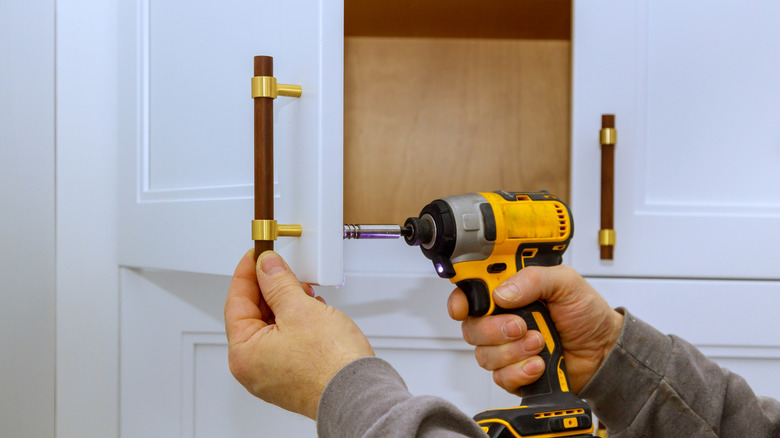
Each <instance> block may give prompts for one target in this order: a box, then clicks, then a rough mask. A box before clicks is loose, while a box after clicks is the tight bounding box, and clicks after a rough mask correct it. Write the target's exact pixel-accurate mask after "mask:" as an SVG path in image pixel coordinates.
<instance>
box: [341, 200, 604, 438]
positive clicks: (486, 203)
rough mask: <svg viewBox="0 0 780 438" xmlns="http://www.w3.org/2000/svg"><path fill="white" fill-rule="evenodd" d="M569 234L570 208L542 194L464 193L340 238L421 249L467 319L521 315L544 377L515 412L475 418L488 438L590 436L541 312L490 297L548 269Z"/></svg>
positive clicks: (587, 418) (588, 421)
mask: <svg viewBox="0 0 780 438" xmlns="http://www.w3.org/2000/svg"><path fill="white" fill-rule="evenodd" d="M573 233H574V224H573V221H572V217H571V212H570V211H569V207H568V206H567V205H566V204H564V203H563V202H562V201H561V200H560V199H558V198H557V197H556V196H554V195H552V194H550V193H549V192H547V191H540V192H504V191H498V192H493V193H468V194H464V195H457V196H449V197H445V198H441V199H437V200H435V201H433V202H431V203H430V204H428V205H426V206H425V207H424V208H423V209H422V211H421V212H420V215H419V216H418V217H410V218H409V219H407V220H406V223H405V224H404V226H403V227H397V226H387V225H375V226H365V225H346V226H345V229H344V237H345V238H390V237H396V238H397V237H400V236H403V237H404V239H405V240H406V243H407V244H409V245H414V246H420V247H421V249H422V252H423V254H424V255H425V256H426V257H427V258H429V259H431V260H432V261H433V265H434V268H435V269H436V272H437V273H438V275H439V276H440V277H442V278H448V279H450V281H451V282H452V283H455V284H456V285H457V286H458V287H459V288H460V289H461V290H463V292H464V293H465V294H466V298H467V299H468V303H469V315H471V316H485V315H491V314H500V313H514V314H517V315H520V316H521V317H522V318H523V319H524V320H525V322H526V324H527V325H528V329H529V330H538V331H539V332H541V334H542V335H543V337H544V340H545V347H544V350H543V351H542V352H541V354H540V356H541V357H542V359H543V360H544V362H545V366H546V368H545V371H544V374H543V375H542V377H541V378H539V380H537V381H536V382H534V383H533V384H530V385H528V386H524V387H522V388H521V394H522V405H520V406H517V407H512V408H507V409H493V410H489V411H485V412H482V413H480V414H477V415H476V416H475V417H474V419H475V420H476V421H477V423H478V424H480V425H481V426H482V428H483V429H484V430H485V432H486V433H487V435H488V436H489V437H490V438H520V437H592V436H593V435H592V433H593V421H592V416H591V410H590V407H589V406H588V404H587V403H586V402H585V401H584V400H581V399H580V398H578V397H577V396H576V395H574V394H573V393H572V392H571V390H570V385H569V380H568V377H567V375H566V366H565V364H564V360H563V349H562V347H561V341H560V339H559V337H558V332H557V331H556V330H555V325H554V324H553V322H552V320H551V319H550V315H549V312H548V311H547V306H546V305H545V303H544V302H542V301H537V302H535V303H532V304H530V305H528V306H526V307H523V308H520V309H504V308H501V307H498V306H496V304H495V303H494V301H493V295H492V292H493V290H494V289H495V288H496V287H498V286H499V285H500V284H501V283H503V282H504V281H505V280H506V279H508V278H509V277H511V276H512V275H513V274H515V273H516V272H517V271H519V270H521V269H523V268H525V267H528V266H554V265H559V264H561V262H562V256H563V253H564V252H565V251H566V248H567V247H568V245H569V242H570V240H571V238H572V235H573Z"/></svg>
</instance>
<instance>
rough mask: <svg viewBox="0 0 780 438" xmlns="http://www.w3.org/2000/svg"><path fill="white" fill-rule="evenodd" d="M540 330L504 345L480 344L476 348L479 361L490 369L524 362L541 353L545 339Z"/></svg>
mask: <svg viewBox="0 0 780 438" xmlns="http://www.w3.org/2000/svg"><path fill="white" fill-rule="evenodd" d="M541 337H542V335H541V334H540V333H539V332H529V333H528V336H525V337H524V338H522V339H518V340H517V341H514V342H510V343H508V344H502V345H480V346H477V348H475V349H474V356H475V357H476V358H477V363H478V364H479V366H481V367H482V368H484V369H486V370H488V371H494V370H497V369H500V368H504V367H506V366H509V365H512V364H515V363H518V362H523V361H525V360H526V359H528V358H530V357H533V356H536V355H538V354H539V353H541V351H542V348H543V347H544V340H542V339H541Z"/></svg>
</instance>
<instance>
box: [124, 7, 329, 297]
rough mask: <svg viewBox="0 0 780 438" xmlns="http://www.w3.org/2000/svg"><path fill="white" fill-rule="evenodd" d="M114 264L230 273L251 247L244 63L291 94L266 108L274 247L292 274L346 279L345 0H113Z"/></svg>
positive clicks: (248, 72) (249, 119)
mask: <svg viewBox="0 0 780 438" xmlns="http://www.w3.org/2000/svg"><path fill="white" fill-rule="evenodd" d="M120 8H121V10H120V14H119V16H120V23H119V26H120V42H119V62H120V84H121V86H120V125H119V129H120V145H119V146H120V163H119V181H120V183H119V186H120V191H119V211H120V214H119V216H120V219H119V220H120V233H119V259H120V263H121V264H123V265H126V266H135V267H152V268H161V269H174V270H181V271H190V272H202V273H215V274H223V275H228V274H232V271H233V268H234V266H235V263H236V260H237V257H239V256H240V255H241V254H242V253H243V252H244V251H245V250H246V249H248V248H250V247H251V246H252V241H251V233H250V221H251V219H253V216H252V213H253V209H252V199H251V198H252V195H253V177H252V175H253V168H252V166H253V158H252V157H253V102H252V99H251V94H250V78H251V76H252V73H253V70H252V68H253V57H254V56H255V55H270V56H273V57H274V76H275V77H277V79H278V80H279V82H280V83H291V84H298V85H301V86H302V88H303V96H302V97H301V98H299V99H294V98H286V97H281V98H279V99H277V100H276V101H275V102H274V113H275V114H274V134H275V139H274V142H275V144H274V149H275V166H274V167H275V182H274V193H275V216H276V219H277V220H278V221H279V223H287V224H300V225H302V227H303V236H302V237H301V238H298V239H291V238H282V239H280V240H279V241H277V244H276V248H277V250H278V251H279V252H280V253H282V254H283V255H284V256H285V258H286V259H287V260H288V262H289V263H290V264H291V265H292V266H293V268H294V269H295V270H296V272H297V273H298V274H299V276H300V277H301V278H302V279H303V280H305V281H309V282H314V283H319V284H331V285H333V284H340V283H341V280H342V278H343V274H342V255H341V226H342V224H343V220H342V213H341V211H342V210H341V205H342V143H343V141H342V129H343V128H342V125H343V122H342V120H343V116H342V114H343V111H342V101H343V97H342V94H343V85H342V84H343V79H342V78H343V38H344V37H343V16H342V15H343V4H342V2H341V1H339V0H321V1H317V0H297V1H292V2H272V1H261V2H257V1H248V0H246V1H235V2H226V3H220V4H219V5H216V4H208V3H202V2H200V3H198V2H196V3H192V2H184V1H180V0H122V1H121V4H120Z"/></svg>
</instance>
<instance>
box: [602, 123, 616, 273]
mask: <svg viewBox="0 0 780 438" xmlns="http://www.w3.org/2000/svg"><path fill="white" fill-rule="evenodd" d="M600 143H601V230H599V246H600V247H601V260H612V259H613V258H614V256H615V228H614V227H615V224H614V214H615V211H614V210H615V207H614V204H615V145H616V144H617V131H616V130H615V115H614V114H604V115H602V116H601V131H600Z"/></svg>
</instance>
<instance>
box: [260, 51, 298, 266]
mask: <svg viewBox="0 0 780 438" xmlns="http://www.w3.org/2000/svg"><path fill="white" fill-rule="evenodd" d="M254 73H255V74H254V77H253V78H252V99H254V101H255V220H253V221H252V239H253V240H254V241H255V259H257V257H258V256H259V255H260V254H261V253H262V252H263V251H268V250H272V249H274V240H276V238H277V237H278V236H300V235H301V227H300V225H278V224H277V223H276V221H275V220H274V99H276V97H277V96H290V97H300V96H301V93H302V92H301V87H300V86H298V85H287V84H277V82H276V78H275V77H274V59H273V58H272V57H270V56H255V69H254Z"/></svg>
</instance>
